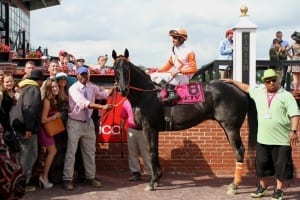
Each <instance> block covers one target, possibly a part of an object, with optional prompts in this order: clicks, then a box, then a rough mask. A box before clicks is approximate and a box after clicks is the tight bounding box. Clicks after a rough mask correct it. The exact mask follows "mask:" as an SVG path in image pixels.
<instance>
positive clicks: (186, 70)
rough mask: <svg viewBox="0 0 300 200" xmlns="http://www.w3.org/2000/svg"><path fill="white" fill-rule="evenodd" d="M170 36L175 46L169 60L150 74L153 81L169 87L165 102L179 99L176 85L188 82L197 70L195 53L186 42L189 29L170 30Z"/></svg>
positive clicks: (163, 100)
mask: <svg viewBox="0 0 300 200" xmlns="http://www.w3.org/2000/svg"><path fill="white" fill-rule="evenodd" d="M169 36H171V37H172V43H173V47H172V52H171V55H170V57H169V59H168V62H167V64H165V65H164V66H163V67H162V68H160V69H158V70H157V71H158V72H155V73H152V74H150V77H151V79H152V81H154V82H156V83H157V84H161V85H166V87H167V92H168V96H167V98H166V99H162V102H164V103H171V102H172V101H174V100H177V99H179V98H180V97H179V95H178V94H176V92H175V87H174V86H175V85H182V84H188V83H189V80H190V78H191V77H192V76H193V74H194V73H196V71H197V65H196V56H195V53H194V51H192V50H191V49H190V48H189V47H188V46H187V45H185V44H184V42H185V41H186V40H187V37H188V35H187V31H186V30H185V29H183V28H178V29H175V30H170V31H169Z"/></svg>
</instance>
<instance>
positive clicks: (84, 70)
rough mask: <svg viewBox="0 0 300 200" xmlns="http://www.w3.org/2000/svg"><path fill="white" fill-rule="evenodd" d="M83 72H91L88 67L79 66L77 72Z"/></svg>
mask: <svg viewBox="0 0 300 200" xmlns="http://www.w3.org/2000/svg"><path fill="white" fill-rule="evenodd" d="M82 73H89V70H88V68H86V67H83V66H81V67H79V68H78V69H77V74H82Z"/></svg>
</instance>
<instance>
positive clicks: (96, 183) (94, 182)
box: [88, 178, 102, 188]
mask: <svg viewBox="0 0 300 200" xmlns="http://www.w3.org/2000/svg"><path fill="white" fill-rule="evenodd" d="M88 182H89V184H90V186H92V187H96V188H100V187H102V183H101V181H100V180H98V179H97V178H93V179H88Z"/></svg>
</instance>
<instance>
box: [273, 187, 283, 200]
mask: <svg viewBox="0 0 300 200" xmlns="http://www.w3.org/2000/svg"><path fill="white" fill-rule="evenodd" d="M282 199H283V191H282V190H279V189H276V190H274V193H273V195H272V200H282Z"/></svg>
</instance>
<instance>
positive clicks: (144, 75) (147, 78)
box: [129, 62, 153, 84]
mask: <svg viewBox="0 0 300 200" xmlns="http://www.w3.org/2000/svg"><path fill="white" fill-rule="evenodd" d="M129 63H130V67H131V70H135V71H137V73H138V74H140V75H141V76H143V77H144V78H145V79H146V80H147V82H149V83H151V84H153V82H152V80H151V78H150V76H149V75H148V74H146V72H145V71H144V70H142V69H141V68H140V67H138V66H136V65H134V64H133V63H132V62H129Z"/></svg>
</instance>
